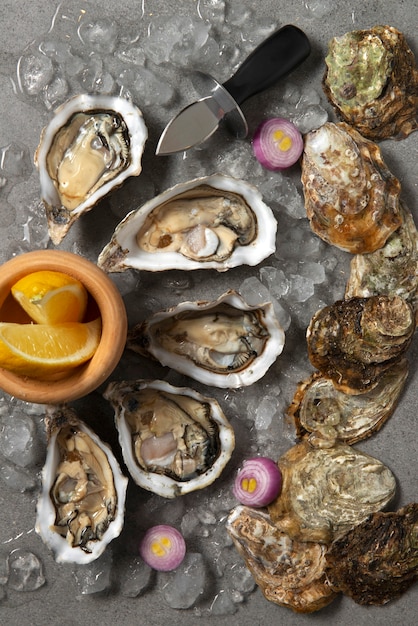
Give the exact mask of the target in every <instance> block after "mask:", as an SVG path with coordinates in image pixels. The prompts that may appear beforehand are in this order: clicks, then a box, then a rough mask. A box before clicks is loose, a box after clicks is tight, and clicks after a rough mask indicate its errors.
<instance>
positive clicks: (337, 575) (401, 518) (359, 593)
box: [325, 502, 418, 605]
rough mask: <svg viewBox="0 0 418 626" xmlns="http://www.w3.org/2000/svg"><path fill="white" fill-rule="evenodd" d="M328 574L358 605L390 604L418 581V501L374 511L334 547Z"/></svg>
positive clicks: (328, 555)
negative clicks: (393, 508) (391, 508)
mask: <svg viewBox="0 0 418 626" xmlns="http://www.w3.org/2000/svg"><path fill="white" fill-rule="evenodd" d="M325 558H326V561H327V568H326V575H327V578H328V580H329V581H330V584H331V585H332V587H333V588H334V589H336V590H338V591H343V593H345V594H346V595H348V596H350V597H351V598H352V599H353V600H354V601H355V602H357V603H358V604H366V605H368V604H377V605H381V604H386V603H387V602H389V601H390V600H394V599H395V598H398V597H399V596H400V595H401V594H402V593H404V592H405V591H406V590H407V589H408V588H409V587H410V586H411V585H412V584H413V583H414V582H415V581H416V580H418V504H417V503H416V502H414V503H411V504H407V505H406V506H404V507H403V508H402V509H399V510H398V511H396V512H389V513H374V514H372V515H370V517H368V518H367V519H366V520H364V522H362V523H361V524H359V525H358V526H356V527H355V528H353V529H351V530H349V531H348V532H347V533H346V534H345V535H344V536H343V537H340V538H339V539H337V540H336V541H334V543H333V544H332V545H331V546H330V549H329V551H328V553H327V554H326V557H325Z"/></svg>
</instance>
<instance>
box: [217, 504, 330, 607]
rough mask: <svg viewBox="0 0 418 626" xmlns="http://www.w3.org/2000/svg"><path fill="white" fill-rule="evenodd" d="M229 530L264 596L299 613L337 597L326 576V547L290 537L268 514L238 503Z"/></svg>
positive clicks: (323, 605)
mask: <svg viewBox="0 0 418 626" xmlns="http://www.w3.org/2000/svg"><path fill="white" fill-rule="evenodd" d="M226 529H227V532H228V534H229V535H230V536H231V538H232V540H233V542H234V545H235V547H236V548H237V551H238V552H239V554H240V555H241V556H242V557H243V559H244V561H245V563H246V565H247V567H248V569H249V570H250V572H251V574H252V575H253V576H254V579H255V581H256V583H257V585H258V586H259V587H260V588H261V591H262V592H263V594H264V597H265V598H266V599H267V600H270V601H271V602H275V603H276V604H279V605H280V606H284V607H287V608H290V609H292V610H293V611H295V612H296V613H313V612H314V611H318V610H319V609H322V608H323V607H325V606H327V605H328V604H330V602H332V600H334V598H335V597H336V593H335V592H334V591H333V590H332V588H331V587H330V585H329V584H328V581H327V579H326V577H325V566H326V561H325V554H326V550H327V548H326V546H324V545H323V544H319V543H315V542H309V543H308V542H306V543H305V542H301V541H295V540H294V539H291V538H290V537H289V536H288V535H287V534H286V533H285V532H283V531H282V530H280V529H279V528H277V526H275V525H274V524H273V523H272V521H271V519H270V517H269V515H268V513H267V512H266V511H263V510H256V509H252V508H250V507H245V506H237V507H236V508H235V509H233V510H232V511H231V513H230V515H229V517H228V520H227V523H226Z"/></svg>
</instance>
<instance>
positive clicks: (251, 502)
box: [233, 457, 282, 507]
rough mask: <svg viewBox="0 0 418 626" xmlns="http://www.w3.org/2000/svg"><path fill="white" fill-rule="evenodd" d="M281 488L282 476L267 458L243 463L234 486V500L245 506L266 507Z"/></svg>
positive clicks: (273, 463) (276, 466)
mask: <svg viewBox="0 0 418 626" xmlns="http://www.w3.org/2000/svg"><path fill="white" fill-rule="evenodd" d="M281 488H282V474H281V471H280V469H279V467H278V465H277V464H276V463H275V462H274V461H273V460H272V459H269V458H267V457H257V458H254V459H248V460H247V461H244V463H243V466H242V468H241V469H240V470H239V472H238V474H237V476H236V478H235V482H234V486H233V494H234V496H235V498H236V499H237V500H238V501H239V502H240V503H241V504H244V505H246V506H253V507H263V506H267V505H268V504H270V503H271V502H273V500H275V499H276V498H277V496H278V495H279V493H280V490H281Z"/></svg>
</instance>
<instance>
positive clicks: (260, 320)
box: [127, 290, 285, 388]
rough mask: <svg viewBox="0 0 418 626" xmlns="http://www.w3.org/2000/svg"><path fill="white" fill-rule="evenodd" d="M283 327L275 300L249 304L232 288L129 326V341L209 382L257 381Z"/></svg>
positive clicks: (275, 350) (237, 384)
mask: <svg viewBox="0 0 418 626" xmlns="http://www.w3.org/2000/svg"><path fill="white" fill-rule="evenodd" d="M284 338H285V336H284V331H283V329H282V327H281V326H280V324H279V322H278V320H277V319H276V317H275V315H274V311H273V306H272V304H271V303H270V302H268V303H264V304H260V305H258V306H250V305H248V304H247V303H246V302H245V301H244V300H243V298H242V297H241V296H240V294H239V293H237V292H236V291H233V290H230V291H227V292H226V293H224V294H223V295H222V296H220V297H219V298H218V299H217V300H215V301H212V302H210V301H208V300H199V301H198V302H182V303H181V304H179V305H177V306H176V307H173V308H171V309H167V310H164V311H160V312H158V313H155V314H154V315H152V316H151V317H150V318H149V319H148V320H146V321H144V322H142V323H141V324H138V325H137V326H135V327H134V328H133V329H131V330H130V331H129V332H128V339H127V347H128V348H130V349H131V350H134V351H135V352H138V353H140V354H142V355H144V356H147V357H149V356H152V357H154V358H155V359H157V360H158V361H159V362H160V363H161V364H162V365H166V366H168V367H171V368H172V369H174V370H176V371H177V372H180V373H182V374H185V375H186V376H190V377H191V378H194V379H196V380H198V381H199V382H201V383H204V384H206V385H214V386H215V387H227V388H237V387H242V386H246V385H252V384H253V383H254V382H255V381H257V380H259V379H260V378H261V377H262V376H264V374H265V373H266V371H267V370H268V368H269V367H270V366H271V365H272V364H273V363H274V361H275V360H276V358H277V357H278V355H279V354H280V353H281V352H282V350H283V346H284Z"/></svg>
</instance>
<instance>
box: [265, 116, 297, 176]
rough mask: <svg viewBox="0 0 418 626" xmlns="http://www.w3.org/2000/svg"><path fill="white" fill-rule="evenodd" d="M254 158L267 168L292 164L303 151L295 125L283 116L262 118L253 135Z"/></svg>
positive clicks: (273, 168)
mask: <svg viewBox="0 0 418 626" xmlns="http://www.w3.org/2000/svg"><path fill="white" fill-rule="evenodd" d="M253 151H254V155H255V157H256V159H257V160H258V161H259V162H260V163H261V165H262V166H263V167H266V168H267V169H269V170H282V169H286V168H287V167H290V166H291V165H294V164H295V163H296V161H297V160H298V159H299V157H300V155H301V154H302V151H303V138H302V135H301V133H300V132H299V130H298V129H297V128H296V126H295V125H294V124H293V123H292V122H290V121H289V120H286V119H284V118H283V117H273V118H271V119H269V120H264V121H263V122H261V124H260V125H259V126H258V128H257V130H256V131H255V133H254V137H253Z"/></svg>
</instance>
